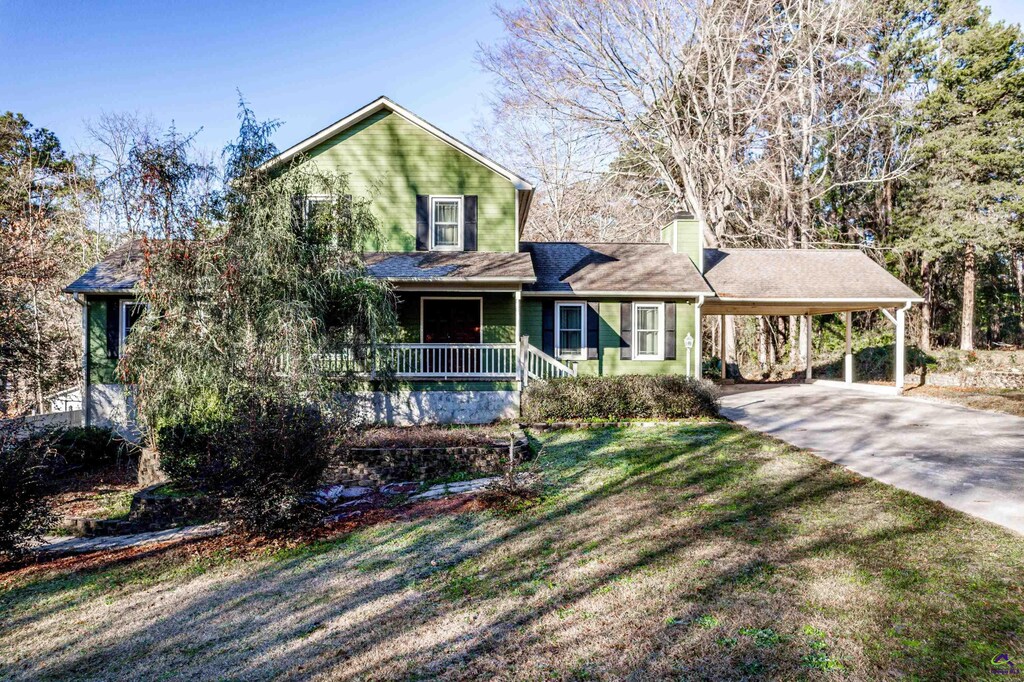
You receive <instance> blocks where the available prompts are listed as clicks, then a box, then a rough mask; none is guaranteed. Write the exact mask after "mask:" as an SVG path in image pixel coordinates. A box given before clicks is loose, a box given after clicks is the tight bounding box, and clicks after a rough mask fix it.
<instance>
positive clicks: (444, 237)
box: [430, 197, 462, 251]
mask: <svg viewBox="0 0 1024 682" xmlns="http://www.w3.org/2000/svg"><path fill="white" fill-rule="evenodd" d="M430 242H431V248H432V249H434V250H435V251H458V250H460V249H462V197H431V198H430Z"/></svg>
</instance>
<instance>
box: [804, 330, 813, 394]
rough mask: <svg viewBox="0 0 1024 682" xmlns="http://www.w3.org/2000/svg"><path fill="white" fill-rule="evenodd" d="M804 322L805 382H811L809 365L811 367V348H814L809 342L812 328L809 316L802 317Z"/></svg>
mask: <svg viewBox="0 0 1024 682" xmlns="http://www.w3.org/2000/svg"><path fill="white" fill-rule="evenodd" d="M804 320H805V321H806V324H807V336H806V339H807V381H810V380H811V365H812V358H811V348H812V347H813V346H814V344H813V343H812V342H811V329H812V327H811V314H810V313H807V314H806V315H804Z"/></svg>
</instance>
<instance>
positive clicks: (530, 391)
mask: <svg viewBox="0 0 1024 682" xmlns="http://www.w3.org/2000/svg"><path fill="white" fill-rule="evenodd" d="M522 412H523V419H524V420H525V421H528V422H557V421H574V420H603V419H609V420H617V419H687V418H692V417H715V416H717V415H718V398H717V396H716V393H715V388H714V386H713V385H712V384H711V383H710V382H707V381H698V380H695V379H690V378H688V377H682V376H675V375H659V376H641V375H636V374H630V375H626V376H618V377H567V378H563V379H552V380H551V381H544V382H535V383H532V384H530V386H529V387H528V388H527V389H526V391H525V392H524V394H523V409H522Z"/></svg>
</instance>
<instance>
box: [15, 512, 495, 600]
mask: <svg viewBox="0 0 1024 682" xmlns="http://www.w3.org/2000/svg"><path fill="white" fill-rule="evenodd" d="M490 505H491V503H490V502H489V501H485V500H484V499H482V497H481V496H479V495H476V494H468V495H458V496H455V497H449V498H443V499H439V500H427V501H423V502H415V503H412V504H407V505H403V506H401V507H394V508H376V509H369V510H366V511H365V512H363V513H362V514H360V515H359V516H358V517H355V518H346V519H344V520H341V521H336V522H333V523H328V524H325V525H322V526H317V527H315V528H310V529H304V530H301V531H296V532H295V533H294V534H292V535H289V536H287V537H266V536H261V535H250V534H243V533H238V534H228V535H220V536H216V537H211V538H202V539H198V540H176V541H175V540H172V541H169V542H164V543H159V544H151V545H144V546H141V547H128V548H124V549H113V550H100V551H97V552H89V553H86V554H73V555H68V556H59V555H53V554H49V555H31V556H28V557H25V558H23V559H21V560H19V561H15V562H7V563H6V564H3V563H0V589H6V588H8V587H10V586H12V585H14V584H15V583H18V582H21V581H22V580H24V579H25V578H29V577H33V576H36V575H41V574H46V573H74V572H78V571H89V570H99V569H108V568H112V567H114V566H118V565H124V564H129V563H135V562H141V561H163V562H183V561H189V560H195V559H199V558H202V557H208V556H211V555H213V554H215V553H223V552H230V553H231V554H232V555H234V556H236V557H239V558H245V557H252V556H257V555H265V554H267V553H270V552H276V551H279V550H283V549H290V548H295V547H300V546H302V545H306V544H309V543H312V542H323V541H329V540H334V539H337V538H340V537H343V536H345V535H348V534H349V533H352V532H354V531H356V530H358V529H360V528H364V527H367V526H374V525H379V524H383V523H393V522H395V521H412V520H416V519H424V518H430V517H433V516H440V515H443V514H465V513H469V512H478V511H482V510H484V509H487V508H488V507H489V506H490Z"/></svg>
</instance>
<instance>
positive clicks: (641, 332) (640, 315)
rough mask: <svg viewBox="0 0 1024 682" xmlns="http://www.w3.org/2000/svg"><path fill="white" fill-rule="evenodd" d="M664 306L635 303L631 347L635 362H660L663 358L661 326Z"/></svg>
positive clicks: (662, 329)
mask: <svg viewBox="0 0 1024 682" xmlns="http://www.w3.org/2000/svg"><path fill="white" fill-rule="evenodd" d="M663 313H664V305H663V304H661V303H637V304H636V305H634V306H633V315H634V318H635V319H636V325H635V327H636V328H635V331H634V339H633V347H634V348H635V349H636V354H635V355H634V357H635V358H636V359H637V360H661V359H662V358H663V357H664V356H665V353H664V349H663V343H662V338H663V336H662V334H663V331H664V328H663V325H662V319H663Z"/></svg>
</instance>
